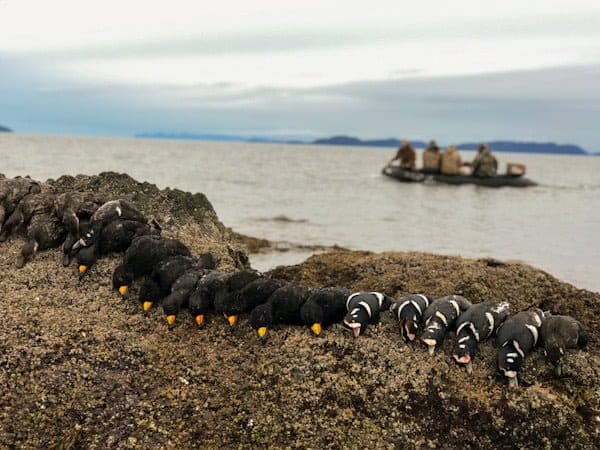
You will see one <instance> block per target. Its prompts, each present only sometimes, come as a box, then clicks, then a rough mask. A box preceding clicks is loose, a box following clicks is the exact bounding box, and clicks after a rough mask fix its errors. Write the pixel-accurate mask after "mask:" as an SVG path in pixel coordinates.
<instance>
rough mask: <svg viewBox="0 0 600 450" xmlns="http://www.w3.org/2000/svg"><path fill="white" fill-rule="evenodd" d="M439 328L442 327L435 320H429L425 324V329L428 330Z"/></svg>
mask: <svg viewBox="0 0 600 450" xmlns="http://www.w3.org/2000/svg"><path fill="white" fill-rule="evenodd" d="M440 328H442V326H441V325H440V324H439V323H437V322H431V323H430V324H429V325H428V326H427V330H429V331H433V330H439V329H440Z"/></svg>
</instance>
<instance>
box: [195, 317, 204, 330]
mask: <svg viewBox="0 0 600 450" xmlns="http://www.w3.org/2000/svg"><path fill="white" fill-rule="evenodd" d="M194 320H196V325H198V326H199V327H200V328H203V327H204V314H198V315H197V316H196V317H195V318H194Z"/></svg>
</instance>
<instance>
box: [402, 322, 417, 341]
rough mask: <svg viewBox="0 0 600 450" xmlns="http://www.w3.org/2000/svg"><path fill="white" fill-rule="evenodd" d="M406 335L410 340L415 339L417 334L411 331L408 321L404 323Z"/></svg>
mask: <svg viewBox="0 0 600 450" xmlns="http://www.w3.org/2000/svg"><path fill="white" fill-rule="evenodd" d="M404 337H405V338H406V339H408V340H409V341H411V342H412V341H414V340H415V338H416V337H417V336H415V335H414V334H413V333H411V332H410V328H409V327H408V323H405V324H404Z"/></svg>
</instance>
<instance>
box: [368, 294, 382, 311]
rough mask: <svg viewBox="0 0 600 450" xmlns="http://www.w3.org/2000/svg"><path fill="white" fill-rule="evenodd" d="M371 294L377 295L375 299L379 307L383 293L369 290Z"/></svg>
mask: <svg viewBox="0 0 600 450" xmlns="http://www.w3.org/2000/svg"><path fill="white" fill-rule="evenodd" d="M371 295H374V296H375V297H377V301H378V302H379V308H381V305H383V299H384V298H385V297H384V295H383V294H382V293H381V292H371ZM369 317H370V315H369Z"/></svg>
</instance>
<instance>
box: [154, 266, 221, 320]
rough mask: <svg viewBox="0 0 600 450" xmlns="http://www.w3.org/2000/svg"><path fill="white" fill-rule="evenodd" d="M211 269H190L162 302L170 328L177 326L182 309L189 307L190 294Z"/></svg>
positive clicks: (178, 279) (177, 281) (176, 282)
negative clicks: (176, 322)
mask: <svg viewBox="0 0 600 450" xmlns="http://www.w3.org/2000/svg"><path fill="white" fill-rule="evenodd" d="M208 273H209V271H207V270H202V269H200V270H199V269H196V268H193V269H190V270H188V271H187V272H185V273H184V274H183V275H181V276H180V277H179V278H177V280H176V281H175V283H173V286H172V288H171V293H170V294H169V295H167V296H166V297H165V298H164V299H163V302H162V307H163V312H164V313H165V316H166V320H167V325H168V326H169V329H171V328H173V327H175V321H176V320H177V316H178V315H179V313H180V312H181V310H182V309H187V308H188V304H189V299H190V296H191V295H192V292H194V290H195V289H196V286H197V284H198V281H200V280H201V279H202V277H204V276H205V275H207V274H208Z"/></svg>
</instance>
